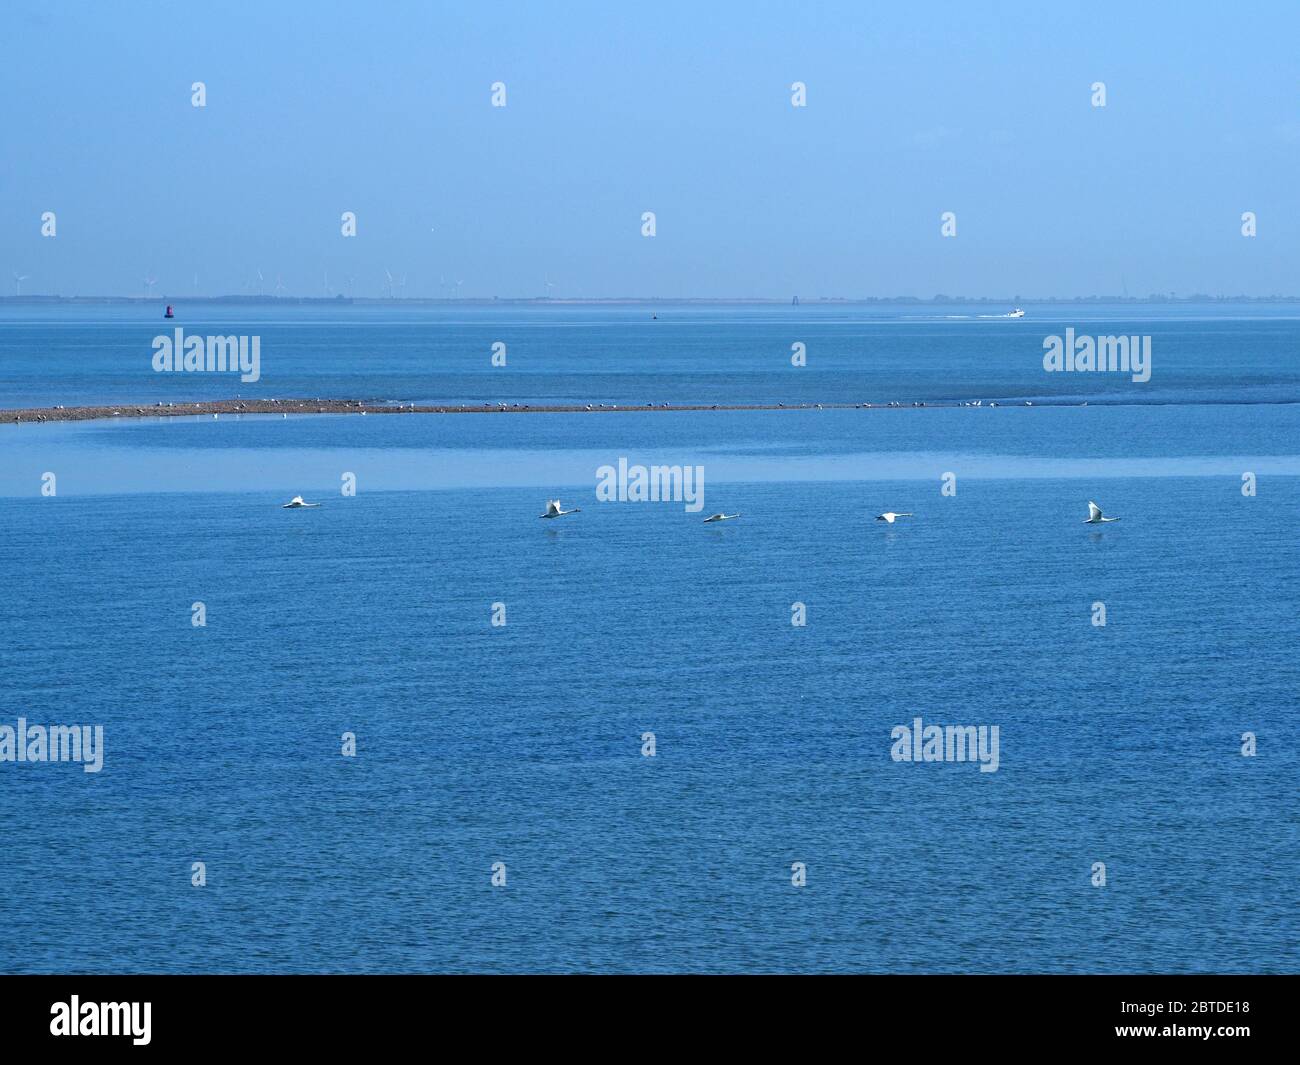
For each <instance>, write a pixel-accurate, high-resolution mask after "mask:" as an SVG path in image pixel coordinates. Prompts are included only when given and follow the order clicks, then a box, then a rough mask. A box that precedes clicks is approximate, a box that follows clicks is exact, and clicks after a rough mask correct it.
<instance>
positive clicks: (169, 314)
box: [163, 303, 176, 318]
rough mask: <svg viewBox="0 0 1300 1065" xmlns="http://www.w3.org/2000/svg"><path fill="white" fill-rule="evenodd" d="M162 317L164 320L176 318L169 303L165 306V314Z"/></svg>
mask: <svg viewBox="0 0 1300 1065" xmlns="http://www.w3.org/2000/svg"><path fill="white" fill-rule="evenodd" d="M163 317H164V318H175V317H176V315H175V314H173V313H172V305H171V304H170V303H169V304H167V313H166V314H164V315H163Z"/></svg>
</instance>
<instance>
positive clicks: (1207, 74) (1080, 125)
mask: <svg viewBox="0 0 1300 1065" xmlns="http://www.w3.org/2000/svg"><path fill="white" fill-rule="evenodd" d="M977 8H978V10H977ZM1138 8H1140V10H1135V9H1138ZM1298 31H1300V9H1298V8H1296V7H1295V6H1294V5H1290V4H1285V3H1280V2H1279V3H1269V4H1242V5H1233V6H1228V5H1222V4H1217V3H1150V4H1146V3H1144V4H1141V5H1134V4H1131V3H1051V4H1044V3H1041V2H1040V3H1024V4H1020V3H1006V4H979V5H972V4H963V3H906V4H903V3H888V4H876V3H869V2H865V0H858V2H851V3H807V4H801V3H793V2H784V3H705V2H704V0H697V2H694V3H686V2H683V3H678V2H655V3H648V2H647V3H619V4H615V3H610V2H604V3H565V4H563V5H560V4H540V3H534V4H525V3H493V4H490V5H489V4H477V3H455V4H439V3H411V4H405V3H385V2H381V0H376V2H375V3H372V4H368V5H364V6H359V5H354V4H331V3H318V2H317V3H296V2H283V3H274V2H264V3H248V4H243V3H213V4H204V5H201V6H200V5H195V4H184V5H182V4H162V3H138V2H132V3H129V4H103V3H49V4H44V3H41V4H37V3H27V2H23V0H6V3H5V5H4V12H3V14H2V15H0V113H3V120H2V121H0V271H2V273H0V282H3V284H2V285H0V291H3V292H5V293H7V294H12V293H13V291H14V285H13V280H12V274H13V272H15V271H16V272H19V273H23V274H28V275H30V277H29V280H28V281H26V282H24V287H23V291H24V292H31V293H49V292H58V293H62V294H65V295H70V294H83V295H84V294H117V295H138V294H140V293H141V292H142V291H143V289H144V286H143V284H142V280H143V278H144V277H145V276H146V275H147V274H152V275H153V276H155V277H156V278H157V279H158V285H157V291H158V293H159V294H160V295H161V294H163V293H166V294H169V295H174V296H181V297H183V296H184V295H187V294H191V293H196V292H197V293H202V294H208V295H212V294H223V293H237V292H240V291H244V290H246V289H247V288H248V286H249V285H250V283H251V285H252V286H253V287H254V288H255V287H256V281H255V276H256V272H257V270H258V269H260V270H261V271H262V273H263V275H264V277H265V278H266V281H265V289H266V291H267V292H270V291H272V290H273V288H274V287H275V283H276V278H277V276H279V277H280V278H281V279H282V283H283V286H284V291H285V292H286V294H291V295H322V294H324V292H325V276H324V275H325V274H326V272H328V274H329V280H330V286H331V289H333V290H339V289H344V290H346V289H347V288H348V286H349V282H348V280H347V278H348V275H349V274H351V275H355V278H356V280H355V281H354V282H352V288H353V291H354V292H355V293H356V294H357V295H371V296H375V295H380V294H381V292H382V291H383V290H384V289H385V287H386V286H385V282H384V271H385V270H386V269H387V270H391V271H392V273H393V274H394V275H396V276H397V277H399V278H400V277H402V276H405V278H406V282H407V283H406V286H405V289H404V292H405V294H406V295H410V296H436V295H439V294H442V293H444V292H449V291H457V292H459V293H460V294H461V295H463V296H476V297H490V296H493V295H499V296H503V297H505V296H536V295H543V294H550V295H554V296H572V297H616V296H642V297H655V296H658V297H675V296H694V297H705V296H725V297H777V298H785V297H788V296H789V295H792V294H796V293H797V294H799V295H800V296H802V297H805V298H810V297H816V296H841V297H858V296H885V295H905V296H923V297H929V296H932V295H934V294H936V293H946V294H964V295H994V296H1003V295H1008V296H1009V295H1022V296H1025V297H1035V296H1051V295H1062V296H1072V295H1093V294H1110V293H1116V292H1119V291H1120V289H1121V286H1122V285H1124V286H1126V287H1127V290H1128V291H1129V292H1130V293H1131V294H1133V295H1146V294H1148V293H1151V292H1170V291H1174V292H1177V293H1179V294H1188V293H1191V292H1195V291H1203V292H1211V293H1231V294H1235V293H1244V294H1248V295H1264V294H1269V293H1288V294H1296V293H1300V270H1298V269H1297V253H1296V250H1295V249H1296V248H1297V246H1298V242H1297V238H1300V221H1298V220H1297V211H1296V201H1297V195H1296V192H1297V189H1298V188H1300V48H1297V47H1296V40H1297V37H1298V36H1300V33H1298ZM194 81H203V82H205V83H206V85H207V93H208V100H207V106H206V107H205V108H195V107H192V106H191V103H190V95H191V93H190V85H191V83H192V82H194ZM496 81H502V82H504V83H505V84H506V87H507V90H506V91H507V106H506V107H504V108H493V107H492V106H491V103H490V86H491V85H492V83H493V82H496ZM794 81H803V82H805V83H806V84H807V87H808V88H807V94H808V97H807V98H808V105H807V107H805V108H794V107H792V106H791V105H790V85H791V83H792V82H794ZM1094 81H1103V82H1105V84H1106V90H1107V106H1106V107H1105V108H1095V107H1093V106H1092V105H1091V100H1090V97H1091V90H1090V86H1091V84H1092V83H1093V82H1094ZM345 210H352V211H355V212H356V213H357V216H358V236H357V237H355V238H345V237H342V236H341V235H340V222H339V219H340V214H341V213H342V212H343V211H345ZM44 211H54V212H56V215H57V225H58V235H57V236H56V237H55V238H53V239H50V238H44V237H42V236H41V234H40V216H41V213H42V212H44ZM644 211H654V212H655V214H656V218H657V235H656V236H655V237H654V238H645V237H642V236H641V215H642V212H644ZM944 211H952V212H955V214H956V215H957V236H956V237H955V238H951V239H945V238H942V237H941V236H940V215H941V213H942V212H944ZM1243 211H1254V212H1256V214H1257V216H1258V226H1259V235H1258V236H1257V237H1255V238H1253V239H1247V238H1244V237H1242V236H1241V232H1240V230H1241V221H1240V218H1241V214H1242V212H1243ZM195 275H197V276H198V284H197V286H196V285H195V281H194V279H195ZM440 279H443V280H441V281H440ZM548 280H549V282H550V285H551V287H550V288H548V287H547V282H548ZM457 282H459V284H457Z"/></svg>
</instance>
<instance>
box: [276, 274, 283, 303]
mask: <svg viewBox="0 0 1300 1065" xmlns="http://www.w3.org/2000/svg"><path fill="white" fill-rule="evenodd" d="M283 292H284V282H283V281H281V280H280V275H279V274H276V275H275V295H276V298H277V299H279V298H280V295H281V293H283Z"/></svg>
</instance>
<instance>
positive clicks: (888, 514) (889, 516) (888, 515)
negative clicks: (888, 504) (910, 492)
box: [876, 510, 915, 525]
mask: <svg viewBox="0 0 1300 1065" xmlns="http://www.w3.org/2000/svg"><path fill="white" fill-rule="evenodd" d="M914 516H915V515H913V514H896V513H894V511H892V510H887V511H885V512H884V513H883V514H877V515H876V521H887V522H889V524H890V525H893V524H894V519H895V518H911V517H914Z"/></svg>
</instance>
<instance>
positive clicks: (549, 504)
mask: <svg viewBox="0 0 1300 1065" xmlns="http://www.w3.org/2000/svg"><path fill="white" fill-rule="evenodd" d="M318 506H320V504H319V503H305V502H303V498H302V496H294V497H293V498H292V499H291V500H289V502H287V503H285V504H284V505H283V506H282V507H281V509H282V510H299V509H302V508H304V507H318ZM581 513H582V508H581V507H573V508H572V509H571V510H565V509H564V508H563V507H562V506H561V505H560V501H559V500H558V499H548V500H547V501H546V512H545V513H544V514H539V515H537V516H538V517H539V518H563V517H565V516H566V515H568V514H581ZM738 517H740V512H739V511H737V512H736V513H735V514H723V513H721V512H719V513H717V514H710V515H709V516H708V517H707V518H705V519H704V524H705V525H708V524H710V523H712V522H718V521H732V520H734V519H736V518H738ZM914 517H916V515H915V514H913V513H912V512H911V511H900V510H887V511H885V512H884V513H883V514H877V515H876V521H883V522H885V524H887V525H893V524H894V522H896V521H897V520H898V519H899V518H914ZM1108 521H1119V518H1108V517H1106V515H1105V514H1103V513H1102V512H1101V507H1099V506H1097V504H1096V503H1094V502H1093V501H1092V500H1091V499H1090V500H1088V516H1087V517H1086V518H1084V519H1083V524H1084V525H1101V524H1102V523H1103V522H1108Z"/></svg>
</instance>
